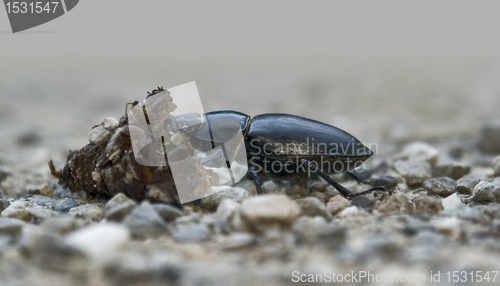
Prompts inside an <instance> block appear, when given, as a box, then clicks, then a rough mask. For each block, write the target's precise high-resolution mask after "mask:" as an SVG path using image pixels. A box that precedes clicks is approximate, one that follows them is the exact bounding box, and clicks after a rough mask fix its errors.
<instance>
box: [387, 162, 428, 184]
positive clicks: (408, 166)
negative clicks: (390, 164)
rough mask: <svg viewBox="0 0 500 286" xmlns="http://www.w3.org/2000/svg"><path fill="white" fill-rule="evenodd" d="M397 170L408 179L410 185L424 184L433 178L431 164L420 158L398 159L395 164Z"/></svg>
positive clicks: (407, 182)
mask: <svg viewBox="0 0 500 286" xmlns="http://www.w3.org/2000/svg"><path fill="white" fill-rule="evenodd" d="M394 168H395V169H396V171H397V172H398V173H399V174H400V175H401V176H402V177H403V178H404V179H405V180H406V184H408V185H409V186H415V185H420V184H422V183H423V182H424V181H425V180H428V179H430V178H431V174H432V170H431V165H430V164H429V163H428V162H426V161H424V160H420V159H413V160H408V161H397V162H396V163H395V164H394Z"/></svg>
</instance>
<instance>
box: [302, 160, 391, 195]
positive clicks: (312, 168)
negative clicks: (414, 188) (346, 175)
mask: <svg viewBox="0 0 500 286" xmlns="http://www.w3.org/2000/svg"><path fill="white" fill-rule="evenodd" d="M300 163H301V164H306V165H307V166H308V167H309V170H310V172H312V173H316V174H318V176H320V177H321V178H323V179H324V180H325V181H327V182H328V183H329V184H330V185H332V186H333V187H334V188H335V189H337V191H339V193H340V194H341V195H342V196H344V197H345V198H353V197H357V196H361V195H366V194H369V193H371V192H373V191H377V190H383V191H386V192H388V193H389V195H391V194H392V193H391V191H390V190H389V189H387V188H386V187H383V186H380V187H374V188H371V189H368V190H366V191H364V192H361V193H357V194H353V193H352V192H351V191H349V190H348V189H347V188H345V187H344V186H342V185H341V184H339V183H337V182H336V181H335V180H334V179H332V177H330V176H328V175H327V174H325V173H324V172H323V171H321V169H320V168H319V167H318V166H317V165H316V164H314V163H313V162H311V161H309V160H307V159H302V160H300Z"/></svg>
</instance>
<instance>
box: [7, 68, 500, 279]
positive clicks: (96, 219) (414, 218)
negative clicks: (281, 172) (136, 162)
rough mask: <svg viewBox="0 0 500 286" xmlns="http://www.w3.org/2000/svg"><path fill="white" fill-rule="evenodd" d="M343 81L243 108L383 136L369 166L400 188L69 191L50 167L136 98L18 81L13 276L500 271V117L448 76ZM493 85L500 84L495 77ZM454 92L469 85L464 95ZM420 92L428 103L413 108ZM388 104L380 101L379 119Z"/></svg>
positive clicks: (12, 158) (351, 184) (10, 219)
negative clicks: (153, 195) (189, 195)
mask: <svg viewBox="0 0 500 286" xmlns="http://www.w3.org/2000/svg"><path fill="white" fill-rule="evenodd" d="M220 77H221V78H223V77H224V74H222V75H220ZM204 79H205V78H204ZM337 80H338V81H336V83H338V84H337V85H333V84H332V83H331V82H332V81H329V80H324V81H313V83H314V84H308V83H304V82H297V83H293V84H292V87H289V88H290V89H292V90H295V91H294V92H292V93H291V94H289V96H290V97H291V98H294V99H297V98H300V97H299V95H297V94H298V92H297V90H301V91H304V90H306V91H307V90H309V91H308V92H306V94H308V96H310V95H311V94H312V95H314V94H317V98H318V101H317V102H322V103H323V104H315V103H314V102H312V103H308V104H304V102H305V99H302V100H298V101H296V102H295V103H296V104H290V105H289V106H282V105H277V102H280V100H282V99H283V98H285V97H286V96H285V95H283V96H281V97H280V99H275V100H274V101H273V100H270V99H267V100H268V101H267V103H269V104H265V107H259V105H257V104H255V103H252V104H254V105H250V106H246V107H245V105H246V103H247V99H245V100H243V102H240V103H234V102H233V105H234V106H237V107H238V106H239V107H240V108H242V110H243V111H245V112H249V113H250V114H256V113H262V112H268V111H273V110H272V109H273V108H274V109H278V110H275V111H280V112H287V110H288V112H289V113H298V114H301V115H305V116H307V115H312V116H310V117H314V118H316V119H320V120H322V121H325V122H327V123H332V124H336V125H340V126H341V127H342V128H344V129H346V130H349V131H350V132H352V134H354V135H355V136H356V137H358V138H360V139H362V141H365V142H366V140H368V141H371V142H379V143H378V145H379V150H378V151H379V152H378V154H377V155H376V156H374V157H373V158H371V159H370V160H369V161H368V167H369V168H368V171H367V172H365V173H364V174H363V175H365V176H366V177H367V178H369V179H370V182H371V183H372V184H374V185H385V186H387V187H389V188H391V189H392V191H393V195H392V196H388V195H387V194H385V195H384V194H382V193H374V194H373V195H367V196H364V197H358V198H356V199H353V200H346V199H344V198H343V197H342V196H340V195H338V193H337V191H336V190H335V189H333V188H332V187H330V186H328V185H327V184H326V183H325V182H324V181H321V180H314V181H311V182H310V184H309V190H307V189H304V188H303V187H301V186H298V185H294V184H291V183H287V182H275V181H266V182H265V183H264V184H263V188H264V193H265V194H264V195H262V196H256V191H255V187H254V186H253V183H252V182H251V181H242V182H240V183H238V184H237V185H235V186H233V187H228V188H225V189H224V190H223V191H221V192H219V193H217V194H216V195H213V196H210V197H207V198H205V199H203V200H201V201H200V202H199V204H197V205H193V204H188V205H184V206H183V207H182V208H177V207H175V206H173V205H169V204H164V203H153V202H148V201H142V202H141V201H134V200H132V199H131V198H129V197H127V196H126V195H124V194H118V195H116V196H114V197H113V198H112V199H110V200H105V199H96V198H89V197H88V196H87V194H86V193H85V192H73V193H72V192H70V191H68V190H65V189H64V188H62V187H61V186H59V185H58V184H57V180H56V179H55V178H53V177H51V175H50V172H49V169H48V166H47V162H48V161H49V160H50V159H52V160H54V162H55V164H56V166H58V167H61V166H62V165H63V164H64V162H65V161H66V159H65V157H66V155H67V150H68V149H73V150H74V149H78V148H81V147H83V146H84V145H85V144H87V142H86V137H87V133H88V132H89V130H90V128H91V127H92V126H94V125H95V124H98V123H99V122H101V120H102V119H103V118H105V117H108V116H114V117H117V118H118V117H119V116H121V114H120V112H121V110H122V108H123V107H124V105H125V103H126V102H127V101H126V100H128V99H129V98H124V97H123V96H122V95H121V93H122V92H123V91H122V90H121V89H120V88H118V91H116V92H109V93H106V92H98V91H96V90H95V89H83V90H81V89H80V90H79V89H78V88H76V91H75V93H76V95H74V96H71V97H70V98H69V99H65V98H64V94H67V92H70V91H71V90H75V85H76V84H75V85H73V84H69V85H68V86H62V87H61V86H56V87H54V86H46V85H43V84H40V83H39V82H36V81H35V82H34V83H33V85H32V86H29V85H28V86H24V85H21V84H18V83H17V82H15V81H14V82H9V83H7V82H4V83H5V84H4V85H2V89H1V91H2V93H3V94H10V95H12V96H14V95H15V96H16V97H15V98H16V100H15V101H5V102H4V104H3V105H2V114H1V117H0V118H1V119H2V121H1V124H0V127H1V129H0V132H1V134H2V139H1V140H0V189H1V191H0V211H1V217H0V285H68V284H72V285H118V284H119V285H156V284H158V285H160V284H161V285H263V284H266V285H286V284H291V283H292V282H293V281H294V279H296V277H298V276H297V275H301V274H308V275H309V274H313V275H314V274H323V273H325V272H334V273H336V274H350V273H351V272H352V271H354V272H356V273H358V272H359V271H370V273H372V274H384V272H385V273H388V274H390V275H398V277H399V275H401V274H404V275H414V277H417V276H418V275H421V274H423V275H424V277H425V281H422V280H418V281H416V282H413V283H412V285H427V284H430V283H431V282H430V279H431V272H432V273H433V274H436V273H438V271H440V277H441V283H443V285H445V284H446V283H445V282H447V276H446V273H447V272H448V271H467V273H470V272H471V271H483V274H484V273H486V271H490V278H493V276H494V273H493V272H491V271H499V270H500V269H498V265H500V256H499V251H500V240H499V237H500V204H498V203H499V202H500V157H497V156H498V155H499V154H500V150H499V149H498V148H499V147H498V146H500V127H499V126H498V125H496V124H494V123H488V124H486V123H484V122H485V121H486V120H485V119H492V117H491V115H492V114H494V113H492V112H491V113H490V112H489V110H487V111H484V112H483V113H481V112H477V111H474V110H471V109H467V108H464V106H465V107H466V106H470V105H468V104H474V103H473V102H474V101H475V100H476V99H474V98H469V97H468V93H467V92H465V91H464V90H467V89H465V88H459V87H458V85H457V86H455V87H454V88H450V89H446V88H445V87H449V86H447V85H446V84H442V82H441V84H436V81H437V82H438V83H439V81H438V80H436V81H434V82H433V83H432V84H434V85H432V84H431V83H429V82H427V81H422V82H421V84H420V83H419V84H415V83H414V82H410V83H409V82H408V81H403V83H401V81H399V80H397V81H392V85H389V84H387V86H385V87H384V88H382V87H377V88H373V89H368V91H366V92H363V91H362V88H359V89H357V90H355V91H360V93H361V94H362V96H359V97H348V98H340V97H338V96H337V94H339V93H341V92H342V91H343V90H349V89H350V88H352V87H353V86H357V83H358V81H355V80H352V79H351V80H352V81H351V82H349V83H339V82H341V80H340V78H338V79H337ZM214 82H216V81H214ZM269 82H272V81H271V80H269V81H267V82H266V81H265V82H264V85H263V87H260V91H259V90H258V91H257V93H261V95H256V97H257V101H259V100H258V99H259V98H261V99H262V100H263V101H264V103H266V99H265V98H266V92H262V90H273V89H274V88H275V89H276V90H279V91H282V92H283V93H282V94H286V92H284V91H286V90H283V89H282V88H281V87H282V86H280V87H279V88H278V87H276V86H273V85H271V84H269ZM274 82H276V81H274ZM363 82H365V83H366V81H363ZM368 82H369V81H368ZM386 82H387V83H389V82H391V81H390V80H387V81H386ZM396 82H397V83H398V84H399V86H398V85H397V84H396ZM73 83H74V81H73ZM266 83H267V85H266ZM309 83H310V82H309ZM325 83H327V84H329V85H330V86H326V87H325V86H324V85H322V84H325ZM281 84H282V85H283V86H285V85H287V84H291V83H290V82H283V83H281ZM332 85H333V86H335V87H334V88H333V89H332V87H331V86H332ZM76 86H77V87H78V85H76ZM100 86H102V85H100ZM236 86H240V87H241V89H244V88H243V87H244V86H245V84H243V83H241V84H240V85H236V84H234V85H231V86H229V87H226V88H228V89H229V90H231V88H233V89H235V87H236ZM367 86H369V84H365V85H364V87H367ZM388 86H391V87H393V88H394V89H397V90H398V92H394V90H392V91H393V92H392V93H391V94H390V95H386V96H385V97H384V98H383V99H381V100H379V101H377V102H375V103H373V106H371V105H370V104H357V105H356V106H355V107H353V108H352V110H350V111H345V110H344V109H345V108H344V107H345V106H347V105H348V101H349V100H348V99H349V98H350V99H353V98H354V99H356V100H358V103H359V102H360V101H362V100H363V99H370V98H373V95H374V94H384V92H385V91H388V90H391V88H388ZM422 86H427V88H428V89H427V91H429V90H432V92H430V93H429V92H427V93H425V92H424V91H423V88H417V90H420V91H422V92H423V93H425V94H426V95H425V96H421V97H418V100H417V99H411V98H413V96H414V94H409V95H408V94H406V95H404V96H403V95H401V94H403V93H404V92H402V91H407V90H410V89H412V88H416V87H422ZM485 86H486V87H487V88H488V90H494V88H495V86H491V85H489V82H488V81H486V84H485ZM294 87H297V88H296V89H294ZM16 88H19V89H16ZM308 88H309V89H308ZM322 88H323V89H322ZM222 89H223V88H222V87H221V88H220V90H222ZM49 90H51V91H53V93H54V95H53V96H51V97H48V99H47V100H41V99H40V98H38V97H37V96H38V95H40V94H44V93H47V92H48V91H49ZM208 90H212V91H217V92H218V91H220V90H219V89H217V88H215V87H212V88H210V87H208ZM236 90H238V89H236ZM451 90H459V91H461V92H462V94H465V95H460V96H458V95H457V97H454V96H455V95H453V96H449V93H450V92H451ZM468 90H472V89H468ZM483 90H484V89H483ZM351 92H352V91H351ZM496 93H497V94H498V91H497V92H496ZM399 95H401V96H402V98H401V99H399V100H397V101H395V102H394V101H393V99H394V98H397V97H398V96H399ZM436 95H438V97H437V98H434V97H435V96H436ZM439 95H442V97H439ZM86 96H87V97H86ZM141 96H142V95H141ZM141 96H136V98H135V99H141ZM132 97H133V96H132ZM229 98H230V97H229V95H228V92H226V93H222V95H220V96H219V97H217V98H216V100H214V101H210V102H209V103H208V104H207V106H208V107H207V106H206V107H207V110H212V109H218V108H219V107H222V108H224V107H225V106H228V105H229V106H231V104H228V103H227V102H228V100H229ZM333 98H335V99H336V100H337V99H338V106H339V107H338V109H337V107H336V109H337V110H339V113H338V114H336V115H332V113H331V112H327V110H328V108H331V107H325V103H326V102H329V100H330V99H333ZM432 98H434V99H432ZM443 98H445V99H446V98H447V99H453V101H454V102H453V104H452V103H449V102H450V101H446V100H444V99H443ZM488 98H489V97H488ZM132 99H133V98H132ZM427 99H429V100H427ZM455 99H456V100H455ZM483 99H484V98H483ZM96 100H101V103H102V105H99V104H97V103H96ZM441 100H443V101H444V103H443V102H440V101H441ZM130 101H131V100H130ZM476 101H477V100H476ZM497 101H498V100H497ZM251 102H254V101H251ZM391 102H392V104H390V103H391ZM405 102H406V103H405ZM412 102H413V103H415V105H414V106H413V107H412V108H402V105H403V103H404V104H406V105H411V103H412ZM475 104H476V106H477V105H481V104H480V103H478V102H476V103H475ZM495 104H496V103H495ZM495 104H493V105H492V106H491V107H490V108H491V109H494V108H495V106H496V105H495ZM321 105H323V106H321ZM447 105H453V106H452V107H449V108H446V106H447ZM16 106H22V108H18V109H16ZM65 106H67V107H68V108H69V109H71V108H73V109H76V107H75V106H78V109H81V110H80V111H78V112H75V114H74V116H72V115H71V114H68V111H61V108H62V107H65ZM273 106H274V107H273ZM370 106H371V107H370ZM373 107H378V109H377V108H375V110H376V112H374V113H373V114H370V115H367V111H368V110H369V109H370V108H373ZM245 108H247V110H245ZM235 109H237V108H235ZM316 109H317V110H318V112H317V113H315V112H314V110H316ZM298 110H300V111H298ZM483 110H484V109H483ZM391 111H393V112H394V114H390V115H387V113H388V112H389V113H390V112H391ZM440 112H441V113H440ZM315 114H316V115H315ZM402 114H405V115H406V116H400V115H402ZM429 114H430V116H427V115H429ZM368 116H371V118H370V119H367V118H368ZM395 119H398V120H395ZM432 122H437V123H436V124H435V125H434V126H432ZM373 126H376V128H373ZM370 127H371V129H370ZM365 131H366V132H365ZM358 134H361V136H358ZM364 139H366V140H364ZM336 179H338V180H339V181H340V182H341V183H342V184H343V185H344V186H346V187H348V188H349V189H351V190H354V191H356V192H360V191H363V190H366V189H368V188H369V187H370V185H365V184H357V183H356V182H355V181H352V180H350V179H348V178H346V177H344V176H343V175H336ZM474 273H475V272H474ZM419 277H420V276H419ZM307 278H309V276H307ZM303 279H305V278H303ZM416 279H421V278H416ZM498 279H500V277H497V281H498ZM445 280H446V281H445ZM325 281H326V282H324V284H330V283H328V280H325ZM469 281H470V280H469ZM497 283H498V282H497ZM365 284H372V283H367V282H366V278H365V280H363V281H362V283H360V285H365ZM396 284H399V283H397V282H385V283H381V284H380V285H396ZM492 284H494V283H492Z"/></svg>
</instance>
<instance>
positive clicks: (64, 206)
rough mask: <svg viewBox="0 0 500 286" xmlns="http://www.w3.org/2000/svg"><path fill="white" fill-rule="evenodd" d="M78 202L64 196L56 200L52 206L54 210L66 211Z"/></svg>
mask: <svg viewBox="0 0 500 286" xmlns="http://www.w3.org/2000/svg"><path fill="white" fill-rule="evenodd" d="M77 206H78V203H77V202H75V200H73V199H71V198H64V199H62V200H60V201H59V202H57V204H56V205H55V206H54V210H55V211H58V212H63V213H67V212H69V210H70V209H72V208H74V207H77Z"/></svg>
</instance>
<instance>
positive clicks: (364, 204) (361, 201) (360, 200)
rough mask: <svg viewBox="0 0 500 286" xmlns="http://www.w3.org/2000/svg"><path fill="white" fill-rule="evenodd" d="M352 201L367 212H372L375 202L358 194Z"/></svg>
mask: <svg viewBox="0 0 500 286" xmlns="http://www.w3.org/2000/svg"><path fill="white" fill-rule="evenodd" d="M351 203H352V205H354V206H357V207H359V208H362V209H364V210H366V211H367V212H371V211H372V210H373V206H374V203H373V202H372V201H370V200H369V199H367V198H366V197H364V196H358V197H354V198H352V200H351Z"/></svg>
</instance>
